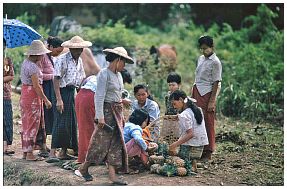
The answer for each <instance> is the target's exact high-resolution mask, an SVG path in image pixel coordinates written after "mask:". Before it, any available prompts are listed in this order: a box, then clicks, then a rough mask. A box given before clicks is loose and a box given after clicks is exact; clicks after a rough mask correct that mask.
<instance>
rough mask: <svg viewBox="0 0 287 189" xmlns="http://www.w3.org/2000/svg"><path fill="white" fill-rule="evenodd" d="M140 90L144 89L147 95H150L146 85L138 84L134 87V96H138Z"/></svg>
mask: <svg viewBox="0 0 287 189" xmlns="http://www.w3.org/2000/svg"><path fill="white" fill-rule="evenodd" d="M140 89H144V90H145V91H146V92H147V93H149V92H148V88H147V86H146V85H144V84H137V85H136V86H134V94H136V93H137V92H138V91H139V90H140Z"/></svg>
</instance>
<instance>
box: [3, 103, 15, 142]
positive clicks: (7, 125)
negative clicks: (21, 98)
mask: <svg viewBox="0 0 287 189" xmlns="http://www.w3.org/2000/svg"><path fill="white" fill-rule="evenodd" d="M3 119H4V121H3V122H4V127H3V135H4V136H3V141H6V142H7V144H8V145H11V144H12V141H13V111H12V104H11V99H9V100H8V99H3Z"/></svg>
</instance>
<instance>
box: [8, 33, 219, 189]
mask: <svg viewBox="0 0 287 189" xmlns="http://www.w3.org/2000/svg"><path fill="white" fill-rule="evenodd" d="M198 43H199V47H200V50H201V51H202V56H200V57H199V59H198V62H197V68H196V71H195V82H194V85H193V87H192V91H191V96H192V98H191V97H189V96H187V95H186V93H185V92H184V91H182V90H180V85H181V76H180V75H179V74H177V73H175V72H172V73H170V74H169V75H168V77H167V84H168V86H169V91H168V94H167V96H166V98H165V105H166V111H165V115H177V116H178V121H179V127H180V128H179V131H180V136H179V140H178V141H176V142H174V143H172V144H170V146H169V151H170V152H173V151H175V149H176V148H177V147H180V151H179V156H181V157H183V158H188V159H199V158H202V159H207V160H208V159H211V154H212V153H213V152H214V150H215V129H214V127H215V124H214V120H215V106H216V97H217V95H218V92H219V90H220V82H221V72H222V70H221V69H222V68H221V63H220V60H219V59H218V57H217V56H216V54H215V53H214V44H213V39H212V38H211V37H210V36H202V37H200V38H199V40H198ZM90 46H92V43H91V42H89V41H85V40H83V39H82V38H81V37H79V36H74V37H72V38H71V39H70V40H68V41H65V42H64V41H62V40H61V39H59V38H57V37H49V38H48V41H47V46H45V45H44V44H43V42H42V41H40V40H34V41H33V42H32V43H31V45H30V48H29V50H28V51H27V52H26V55H27V58H26V59H25V60H24V62H23V63H22V65H21V74H20V78H21V81H22V89H21V98H20V108H21V118H22V125H21V140H22V150H23V159H25V160H27V161H37V160H43V158H48V159H47V160H46V162H48V163H49V162H55V161H58V160H59V159H71V158H72V156H70V155H68V153H67V150H68V149H73V152H74V155H76V156H78V159H77V161H78V162H79V163H81V165H80V167H79V169H78V170H76V171H75V174H76V175H77V176H79V177H82V178H84V179H85V180H86V181H90V180H93V177H92V175H91V174H90V173H89V171H88V169H89V167H90V165H91V164H96V165H98V164H101V163H103V162H105V163H106V165H107V167H108V170H109V179H110V180H111V181H112V182H113V183H114V184H117V185H126V184H127V182H126V181H124V180H123V179H121V178H119V177H117V176H116V173H119V172H129V168H128V164H129V160H130V159H131V158H137V159H139V160H140V161H141V162H142V163H143V164H144V165H145V166H148V156H149V153H150V152H153V151H154V150H156V148H157V144H156V141H157V139H158V138H157V137H158V135H154V134H153V133H150V132H149V129H148V128H147V125H148V124H149V123H150V122H152V121H154V120H156V119H157V118H159V116H160V108H159V105H158V104H157V103H156V102H155V101H154V100H153V99H152V98H151V95H150V92H149V90H148V88H147V86H146V85H144V84H138V85H136V86H134V96H135V99H136V100H134V101H131V100H129V99H127V98H124V97H123V91H124V81H123V77H122V76H121V74H120V72H121V71H123V70H124V67H125V65H126V64H133V63H134V60H133V59H132V58H131V57H130V56H129V55H128V53H127V51H126V50H125V49H124V48H123V47H116V48H113V49H104V50H103V52H104V53H105V55H106V61H107V62H108V63H109V64H108V67H106V68H102V69H99V67H98V66H96V67H95V66H94V65H92V64H94V63H95V62H93V61H91V59H89V58H87V57H89V55H90V54H91V53H90V54H89V51H88V53H87V52H86V51H87V50H86V49H88V47H90ZM88 61H91V62H92V64H88V66H87V62H88ZM95 64H96V63H95ZM89 65H90V66H89ZM91 65H92V66H94V68H95V69H92V70H94V71H92V72H91V71H90V70H91V69H90V68H91ZM7 67H8V68H7ZM85 67H86V68H87V69H85ZM88 70H89V71H88ZM88 72H89V73H88ZM13 75H14V72H13V64H12V62H11V60H10V59H8V58H6V57H4V153H5V154H13V152H14V151H13V150H11V149H10V145H11V144H12V138H13V119H12V117H13V115H12V114H13V113H12V106H11V81H12V80H13ZM125 107H130V108H131V110H132V111H131V112H132V113H131V114H130V115H129V116H128V118H126V119H124V116H123V110H124V108H125ZM77 132H78V134H79V137H78V136H77ZM47 135H52V141H51V148H50V149H49V148H48V147H47V145H46V136H47ZM57 149H61V150H60V151H59V153H57ZM34 150H39V154H38V155H39V157H37V156H35V154H34V153H33V152H34Z"/></svg>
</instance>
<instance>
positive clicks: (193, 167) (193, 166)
mask: <svg viewBox="0 0 287 189" xmlns="http://www.w3.org/2000/svg"><path fill="white" fill-rule="evenodd" d="M191 161H192V171H193V172H195V173H197V164H196V163H197V161H196V159H192V160H191Z"/></svg>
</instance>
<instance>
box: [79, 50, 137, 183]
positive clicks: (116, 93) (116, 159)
mask: <svg viewBox="0 0 287 189" xmlns="http://www.w3.org/2000/svg"><path fill="white" fill-rule="evenodd" d="M103 52H104V53H106V60H107V61H108V62H110V64H109V66H108V67H107V68H104V69H102V70H101V71H100V73H99V74H98V78H97V92H96V95H95V108H96V119H97V120H98V124H97V129H95V130H94V133H93V135H92V137H91V140H90V145H89V149H88V152H87V155H86V159H85V162H84V163H83V164H82V165H81V167H80V168H79V169H78V170H76V171H75V174H76V175H77V176H79V177H82V178H83V179H85V180H86V181H91V180H93V177H92V176H91V175H90V174H89V172H88V168H89V166H90V165H91V163H95V164H100V163H102V162H106V163H107V165H108V168H109V179H110V180H111V181H112V183H113V184H116V185H127V182H126V181H124V180H122V179H119V178H117V176H116V168H119V167H120V166H121V167H122V168H123V169H124V171H127V166H128V162H127V160H128V156H127V150H126V146H125V142H124V136H123V127H124V116H123V104H126V103H128V102H127V101H125V100H124V99H121V96H122V90H123V88H124V85H123V78H122V76H121V74H120V72H121V71H122V70H123V69H124V67H125V63H130V64H133V63H134V61H133V59H132V58H131V57H130V56H128V53H127V51H126V50H125V49H124V48H123V47H116V48H114V49H105V50H103ZM107 125H109V126H110V127H112V128H110V127H108V126H107ZM108 128H110V129H108ZM103 136H104V137H103Z"/></svg>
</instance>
